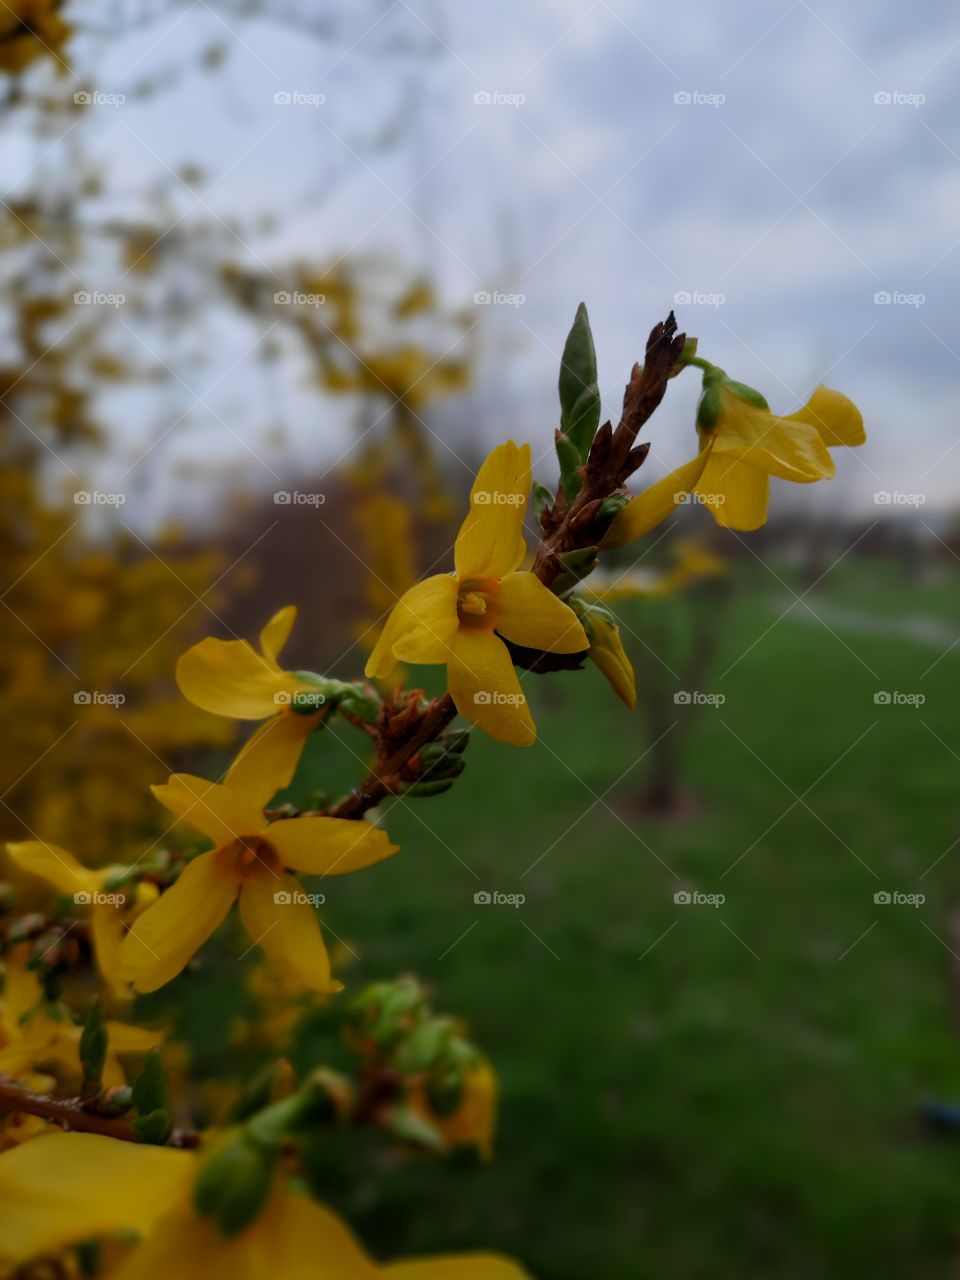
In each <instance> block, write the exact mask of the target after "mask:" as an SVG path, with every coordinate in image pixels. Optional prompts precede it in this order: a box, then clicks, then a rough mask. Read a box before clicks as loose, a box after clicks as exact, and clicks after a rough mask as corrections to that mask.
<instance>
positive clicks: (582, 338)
mask: <svg viewBox="0 0 960 1280" xmlns="http://www.w3.org/2000/svg"><path fill="white" fill-rule="evenodd" d="M596 382H597V353H596V350H595V348H594V345H593V334H592V333H591V332H590V319H589V317H588V315H587V308H586V306H585V305H584V303H582V302H581V303H580V305H579V307H577V314H576V316H575V317H574V321H573V325H572V326H571V329H570V332H569V334H568V335H567V340H566V342H565V343H564V347H563V355H562V357H561V359H560V380H559V387H558V389H559V392H560V425H561V428H562V430H563V431H564V432H565V433H567V435H571V436H572V435H573V426H574V424H575V423H576V422H578V417H577V414H576V413H575V408H576V405H577V402H578V401H579V400H580V397H581V396H582V395H583V393H584V391H586V390H587V389H588V388H590V387H592V386H595V384H596ZM596 417H597V422H596V424H595V425H594V427H593V432H594V433H595V432H596V429H597V425H599V421H600V407H599V395H598V396H597V411H596ZM586 421H589V419H588V418H587V419H585V418H584V416H583V414H581V415H580V417H579V423H580V425H581V428H582V431H583V434H584V435H585V434H586V430H587V428H586V426H585V425H584V424H585V422H586ZM592 440H593V434H591V435H590V438H589V440H588V441H587V442H586V452H589V448H590V443H591V442H592ZM577 443H578V445H579V444H581V443H582V441H580V440H579V439H578V441H577ZM578 451H579V449H578ZM586 452H584V453H583V454H582V456H583V457H586Z"/></svg>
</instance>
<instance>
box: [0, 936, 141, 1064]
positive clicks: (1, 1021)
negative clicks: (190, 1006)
mask: <svg viewBox="0 0 960 1280" xmlns="http://www.w3.org/2000/svg"><path fill="white" fill-rule="evenodd" d="M25 952H26V949H25V948H24V949H22V950H21V949H18V954H8V955H7V957H6V959H5V962H4V969H3V999H2V1000H0V1074H2V1075H6V1076H10V1077H11V1079H13V1080H19V1081H20V1082H21V1083H23V1084H29V1085H31V1087H35V1084H36V1081H35V1079H33V1078H32V1077H33V1074H34V1072H35V1071H36V1069H37V1068H42V1069H44V1070H46V1069H49V1070H50V1071H52V1072H53V1073H54V1074H55V1075H56V1076H58V1077H59V1076H61V1075H62V1076H64V1077H67V1078H74V1077H77V1076H79V1075H80V1037H81V1035H82V1034H83V1028H82V1027H80V1026H78V1025H77V1024H76V1023H75V1022H73V1021H72V1020H71V1019H70V1017H69V1015H68V1014H67V1011H66V1010H65V1009H62V1008H61V1007H60V1006H52V1007H51V1006H50V1005H48V1004H47V1003H46V1002H45V1001H44V999H43V989H42V987H41V986H40V982H39V980H38V978H37V975H36V974H35V973H34V972H33V971H32V970H30V969H27V968H26V967H25V960H26V954H25ZM54 1015H56V1016H54ZM106 1027H107V1032H108V1033H109V1036H110V1047H109V1050H108V1052H107V1057H106V1062H105V1064H104V1068H103V1083H104V1085H105V1086H106V1087H107V1088H114V1087H115V1086H117V1085H121V1084H124V1083H125V1082H126V1081H125V1077H124V1073H123V1068H122V1067H121V1065H120V1061H119V1059H120V1057H121V1056H123V1055H125V1054H144V1053H147V1052H148V1051H149V1050H150V1049H153V1048H155V1047H156V1046H157V1045H159V1044H162V1043H163V1034H162V1033H161V1032H159V1031H150V1030H148V1029H147V1028H145V1027H131V1026H128V1025H127V1024H126V1023H124V1022H107V1024H106Z"/></svg>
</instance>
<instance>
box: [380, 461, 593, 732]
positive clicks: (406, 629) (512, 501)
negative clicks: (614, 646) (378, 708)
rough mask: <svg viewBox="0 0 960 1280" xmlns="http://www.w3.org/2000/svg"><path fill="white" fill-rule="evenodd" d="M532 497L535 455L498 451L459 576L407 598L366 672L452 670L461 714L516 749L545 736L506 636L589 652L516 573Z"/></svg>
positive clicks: (536, 587) (468, 522)
mask: <svg viewBox="0 0 960 1280" xmlns="http://www.w3.org/2000/svg"><path fill="white" fill-rule="evenodd" d="M529 493H530V446H529V445H523V446H522V447H520V448H518V447H517V445H515V444H514V443H513V442H512V441H511V442H510V443H508V444H503V445H500V446H499V447H498V448H496V449H494V450H493V452H492V453H491V454H490V455H489V457H488V458H487V459H486V461H485V462H484V464H483V466H482V467H481V468H480V471H479V473H478V474H477V478H476V480H475V481H474V485H473V488H472V490H471V492H470V514H469V515H468V516H467V518H466V519H465V520H464V522H463V524H462V525H461V527H460V532H459V533H458V535H457V541H456V547H455V550H454V564H455V566H456V569H455V572H454V573H453V574H437V575H436V576H435V577H432V578H427V579H426V580H425V581H424V582H420V583H418V584H417V585H416V586H415V587H411V589H410V590H409V591H407V592H406V593H405V594H404V595H403V596H402V597H401V599H400V600H399V601H398V602H397V604H396V605H395V607H394V609H393V612H392V613H391V614H390V617H389V618H388V619H387V624H386V626H385V627H384V629H383V632H382V634H381V636H380V639H379V640H378V641H377V645H376V648H375V649H374V651H373V653H372V654H371V655H370V658H369V661H368V662H367V666H366V674H367V675H368V676H370V677H372V678H381V679H386V678H387V677H388V676H389V675H390V674H391V673H392V671H393V670H394V669H395V667H396V663H397V662H398V661H400V662H410V663H425V664H428V665H432V664H440V663H445V664H446V667H447V687H448V689H449V691H450V696H451V697H452V698H453V701H454V702H455V703H456V706H457V710H458V711H459V712H460V714H461V715H463V716H466V718H467V719H468V720H472V721H473V722H474V723H475V724H478V725H479V726H480V728H481V729H483V730H485V731H486V732H487V733H489V734H490V736H491V737H492V738H497V739H498V740H499V741H501V742H510V743H514V744H515V745H517V746H529V745H530V744H531V743H532V742H533V741H534V740H535V738H536V728H535V726H534V723H533V718H532V716H531V715H530V712H529V709H528V707H527V700H526V698H525V697H524V695H523V693H522V692H521V689H520V681H519V680H518V678H517V673H516V671H515V670H514V666H513V662H512V660H511V658H510V653H509V650H508V649H507V646H506V645H505V644H504V643H503V640H502V639H501V638H500V636H501V635H502V636H504V637H506V639H508V640H511V641H512V642H513V643H514V644H518V645H524V646H527V647H529V648H532V649H544V650H549V651H550V652H553V653H578V652H579V651H581V650H583V649H586V648H587V647H588V641H587V637H586V635H585V634H584V630H583V627H582V626H581V625H580V622H579V620H578V618H577V616H576V614H575V613H574V612H573V610H572V609H571V608H570V607H569V605H566V604H564V603H563V602H562V601H561V600H559V599H557V597H556V596H555V595H554V594H553V593H552V592H551V591H549V590H548V589H547V588H546V587H545V586H544V585H543V583H542V582H540V580H539V579H538V578H536V577H534V575H533V574H532V573H526V572H517V570H518V568H519V566H520V565H521V564H522V563H523V558H524V555H525V554H526V545H525V543H524V541H523V518H524V513H525V510H526V505H527V498H528V496H529Z"/></svg>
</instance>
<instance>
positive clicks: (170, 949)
mask: <svg viewBox="0 0 960 1280" xmlns="http://www.w3.org/2000/svg"><path fill="white" fill-rule="evenodd" d="M272 782H273V780H271V779H269V778H267V779H266V781H265V782H262V783H261V786H262V787H269V786H270V785H272ZM153 793H154V795H155V796H156V797H157V799H158V800H159V801H160V803H161V804H163V805H165V806H166V807H167V808H168V809H169V810H170V812H171V813H172V814H173V815H174V816H175V817H176V818H177V819H178V820H182V821H184V822H187V823H188V824H189V825H190V826H192V827H194V828H195V829H196V830H197V831H199V832H201V833H202V834H203V835H205V836H207V837H209V839H210V840H212V841H213V844H214V846H215V847H214V849H213V851H212V852H210V853H204V854H201V855H200V857H198V858H194V859H193V861H192V862H189V863H188V864H187V866H186V868H185V870H184V871H183V872H182V874H181V875H180V878H179V879H178V880H177V882H176V883H175V884H174V885H173V886H172V888H170V889H168V890H167V891H166V892H165V893H164V894H163V895H162V896H161V897H160V899H159V901H158V902H156V903H155V904H154V905H153V906H152V907H150V908H149V910H147V911H145V912H144V913H143V915H142V916H141V917H140V918H139V919H138V920H137V922H136V924H135V925H134V926H133V928H131V930H130V932H129V933H128V934H127V937H126V939H125V940H124V943H123V951H122V956H121V968H122V971H123V973H124V975H125V977H126V978H127V979H128V980H129V981H131V982H132V983H133V985H134V987H135V989H136V990H137V991H155V990H156V989H157V988H158V987H162V986H163V985H164V983H166V982H169V981H170V979H171V978H174V977H176V975H177V974H178V973H179V972H180V971H181V969H183V967H184V965H185V964H187V962H188V961H189V960H190V958H191V956H193V954H194V953H195V952H196V951H197V950H198V949H199V948H200V947H201V946H202V945H203V943H204V942H206V940H207V938H209V937H210V935H211V934H212V933H213V932H214V930H215V929H216V928H217V926H218V925H219V924H220V923H221V921H222V920H223V918H224V917H225V916H226V914H227V912H228V911H229V910H230V908H231V906H232V905H233V904H234V902H236V901H237V900H239V904H240V919H241V920H242V921H243V925H244V928H245V929H246V931H247V933H248V934H249V935H250V940H251V942H253V943H254V944H256V945H257V946H259V947H261V948H262V949H263V951H264V952H265V953H266V955H267V958H268V959H269V960H270V961H271V963H273V964H274V965H275V966H276V967H277V968H278V969H280V970H281V971H283V972H284V973H285V974H287V975H288V976H290V977H291V978H292V979H295V980H297V981H298V982H299V983H300V984H301V985H302V986H304V987H308V988H310V989H312V990H314V991H321V992H329V991H338V990H339V989H340V987H341V986H342V983H339V982H335V981H333V979H332V978H331V976H330V960H329V957H328V956H327V951H326V947H325V946H324V944H323V938H322V936H321V933H320V926H319V924H318V923H317V917H316V915H315V913H314V911H313V908H312V906H311V905H310V904H309V902H308V901H307V898H306V895H305V894H304V893H303V891H302V889H301V886H300V882H299V880H297V879H296V878H295V877H291V876H288V875H286V869H287V868H288V867H292V868H293V869H294V870H296V871H302V872H304V873H305V874H307V875H342V874H343V873H344V872H347V871H357V870H359V869H360V868H361V867H368V866H370V865H372V864H373V863H375V862H379V861H380V860H381V859H382V858H386V857H388V856H389V855H390V854H391V853H396V851H397V845H395V844H391V843H390V838H389V837H388V835H387V833H386V832H385V831H381V830H380V829H379V828H378V827H374V826H372V825H371V824H370V823H368V822H352V821H349V820H348V819H346V818H324V817H305V818H286V819H283V820H281V821H279V822H273V823H269V824H268V823H267V822H266V820H265V818H264V816H263V810H262V806H261V804H259V803H258V802H257V800H256V798H255V797H254V796H252V795H251V794H250V793H249V792H248V791H240V790H239V789H237V788H236V787H235V786H233V785H230V784H225V783H217V782H208V781H207V780H206V779H205V778H195V777H193V776H192V775H191V774H186V773H176V774H173V775H172V776H171V778H170V780H169V782H167V783H166V785H165V786H162V787H154V788H153Z"/></svg>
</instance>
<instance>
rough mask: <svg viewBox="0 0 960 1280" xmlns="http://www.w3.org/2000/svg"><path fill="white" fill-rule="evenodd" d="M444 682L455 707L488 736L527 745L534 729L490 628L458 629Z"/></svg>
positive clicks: (504, 648)
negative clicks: (452, 655)
mask: <svg viewBox="0 0 960 1280" xmlns="http://www.w3.org/2000/svg"><path fill="white" fill-rule="evenodd" d="M447 684H448V688H449V690H450V696H451V698H453V700H454V702H455V703H456V705H457V710H458V711H459V712H460V714H461V715H462V716H466V718H467V719H468V720H472V721H473V723H474V724H478V725H479V726H480V728H481V729H483V731H484V732H485V733H489V735H490V737H491V738H496V739H497V740H498V741H499V742H510V743H512V744H513V745H514V746H518V747H529V746H530V745H531V744H532V743H533V742H534V741H536V737H537V730H536V727H535V725H534V723H533V717H532V716H531V715H530V709H529V707H528V706H527V699H526V697H525V695H524V693H523V690H522V689H521V688H520V681H519V680H518V679H517V673H516V671H514V669H513V663H512V661H511V660H510V654H509V653H508V652H507V646H506V645H505V644H504V643H503V641H502V640H499V639H498V638H497V637H496V636H495V635H493V634H492V633H490V632H483V631H461V632H459V633H458V635H457V642H456V652H455V655H454V657H453V658H452V659H451V660H450V662H448V663H447Z"/></svg>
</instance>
